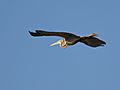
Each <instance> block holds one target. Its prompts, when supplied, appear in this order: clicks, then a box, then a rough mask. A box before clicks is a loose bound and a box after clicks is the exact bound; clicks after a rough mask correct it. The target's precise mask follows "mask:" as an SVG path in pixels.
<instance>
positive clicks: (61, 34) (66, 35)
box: [29, 30, 78, 39]
mask: <svg viewBox="0 0 120 90" xmlns="http://www.w3.org/2000/svg"><path fill="white" fill-rule="evenodd" d="M29 33H30V35H32V36H35V37H37V36H59V37H62V38H65V39H68V38H70V37H78V36H76V35H74V34H72V33H67V32H48V31H43V30H36V31H35V32H31V31H29Z"/></svg>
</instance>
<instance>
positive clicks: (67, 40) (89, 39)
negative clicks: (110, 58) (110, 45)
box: [29, 30, 106, 48]
mask: <svg viewBox="0 0 120 90" xmlns="http://www.w3.org/2000/svg"><path fill="white" fill-rule="evenodd" d="M29 33H30V35H32V36H34V37H38V36H59V37H62V38H64V39H63V40H59V41H57V42H56V43H53V44H52V45H51V46H53V45H56V44H60V47H62V48H66V47H67V46H70V45H74V44H76V43H77V42H81V43H84V44H86V45H88V46H91V47H98V46H104V45H105V44H106V42H105V41H103V40H100V39H98V38H96V37H95V36H96V34H95V33H93V34H90V35H88V36H83V37H80V36H77V35H75V34H72V33H67V32H48V31H43V30H36V31H35V32H31V31H29Z"/></svg>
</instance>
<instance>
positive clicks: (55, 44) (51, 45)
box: [50, 41, 61, 46]
mask: <svg viewBox="0 0 120 90" xmlns="http://www.w3.org/2000/svg"><path fill="white" fill-rule="evenodd" d="M57 44H61V43H60V42H59V41H57V42H55V43H53V44H51V45H50V46H54V45H57Z"/></svg>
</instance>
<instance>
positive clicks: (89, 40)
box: [80, 36, 106, 47]
mask: <svg viewBox="0 0 120 90" xmlns="http://www.w3.org/2000/svg"><path fill="white" fill-rule="evenodd" d="M80 42H82V43H84V44H86V45H88V46H91V47H98V46H104V45H105V44H106V42H105V41H103V40H100V39H98V38H96V37H94V36H88V37H86V36H85V37H81V40H80Z"/></svg>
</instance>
